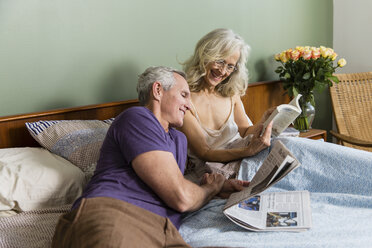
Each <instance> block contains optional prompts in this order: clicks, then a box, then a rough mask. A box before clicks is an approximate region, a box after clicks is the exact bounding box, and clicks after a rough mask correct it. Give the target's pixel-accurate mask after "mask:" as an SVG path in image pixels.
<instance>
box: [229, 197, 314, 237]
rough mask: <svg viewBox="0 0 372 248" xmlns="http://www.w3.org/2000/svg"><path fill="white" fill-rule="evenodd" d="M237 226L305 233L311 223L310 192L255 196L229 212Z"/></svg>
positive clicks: (231, 208) (259, 229)
mask: <svg viewBox="0 0 372 248" xmlns="http://www.w3.org/2000/svg"><path fill="white" fill-rule="evenodd" d="M224 214H225V215H226V216H227V217H228V218H229V219H230V220H231V221H233V222H234V223H235V224H237V225H239V226H241V227H244V228H246V229H248V230H251V231H295V232H300V231H306V230H308V229H309V228H310V227H311V225H312V223H311V208H310V194H309V192H308V191H289V192H270V193H261V194H259V195H255V196H253V197H251V198H249V199H246V200H244V201H241V202H239V203H238V204H236V205H234V206H232V207H230V208H228V209H226V210H225V211H224Z"/></svg>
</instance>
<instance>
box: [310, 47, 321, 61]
mask: <svg viewBox="0 0 372 248" xmlns="http://www.w3.org/2000/svg"><path fill="white" fill-rule="evenodd" d="M312 53H313V54H312V58H313V59H318V58H319V57H320V49H312Z"/></svg>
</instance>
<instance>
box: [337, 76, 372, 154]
mask: <svg viewBox="0 0 372 248" xmlns="http://www.w3.org/2000/svg"><path fill="white" fill-rule="evenodd" d="M335 76H337V77H338V79H339V80H340V82H339V83H338V84H333V86H332V87H331V88H330V94H331V99H332V106H333V112H334V117H335V120H336V125H337V129H338V133H337V132H335V131H332V130H331V131H330V132H331V134H332V135H333V136H335V137H336V138H337V139H338V140H339V143H340V144H342V145H344V146H349V147H354V148H357V149H362V150H366V151H370V152H372V72H363V73H349V74H336V75H335Z"/></svg>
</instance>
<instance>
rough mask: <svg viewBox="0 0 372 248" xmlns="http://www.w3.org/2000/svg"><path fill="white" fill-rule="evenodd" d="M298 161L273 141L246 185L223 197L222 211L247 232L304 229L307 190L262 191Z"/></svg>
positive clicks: (307, 213)
mask: <svg viewBox="0 0 372 248" xmlns="http://www.w3.org/2000/svg"><path fill="white" fill-rule="evenodd" d="M298 166H300V162H299V161H298V160H297V159H296V158H295V157H294V156H293V155H292V154H291V152H290V151H289V150H288V149H287V148H286V147H285V146H284V144H283V143H282V142H281V141H280V140H277V141H276V142H275V143H274V145H273V148H272V150H271V151H270V153H269V155H268V156H267V158H266V159H265V161H264V162H263V164H262V165H261V167H260V168H259V170H258V171H257V173H256V174H255V176H254V177H253V179H252V181H251V182H250V184H249V187H247V188H245V189H244V190H243V191H240V192H237V193H234V194H232V195H231V196H230V198H229V199H228V200H227V202H226V205H225V207H224V214H225V215H226V216H227V217H228V218H229V219H230V220H231V221H233V222H234V223H236V224H237V225H239V226H241V227H244V228H246V229H248V230H251V231H297V232H298V231H305V230H307V229H309V228H310V227H311V225H312V222H311V208H310V194H309V192H308V191H287V192H269V193H262V192H263V191H264V190H266V189H267V188H269V187H271V186H272V185H274V184H275V183H277V182H278V181H280V180H281V179H282V178H283V177H285V176H286V175H287V174H288V173H289V172H291V171H292V170H294V169H295V168H297V167H298Z"/></svg>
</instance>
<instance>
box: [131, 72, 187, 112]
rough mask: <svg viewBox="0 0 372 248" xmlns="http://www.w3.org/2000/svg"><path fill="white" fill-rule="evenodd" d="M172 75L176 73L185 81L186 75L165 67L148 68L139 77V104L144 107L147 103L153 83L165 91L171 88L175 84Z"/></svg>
mask: <svg viewBox="0 0 372 248" xmlns="http://www.w3.org/2000/svg"><path fill="white" fill-rule="evenodd" d="M173 73H177V74H179V75H181V76H182V77H184V78H185V79H186V74H185V73H184V72H183V71H179V70H175V69H173V68H170V67H165V66H152V67H149V68H147V69H146V70H145V71H144V72H143V73H142V74H141V75H139V76H138V84H137V92H138V100H139V102H140V104H141V105H142V106H144V105H146V104H147V103H148V102H149V97H150V92H151V91H152V85H153V84H154V83H155V82H160V83H161V86H162V87H163V89H164V90H165V91H167V90H169V89H170V88H172V87H173V85H174V84H175V83H176V79H175V78H174V75H173Z"/></svg>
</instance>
